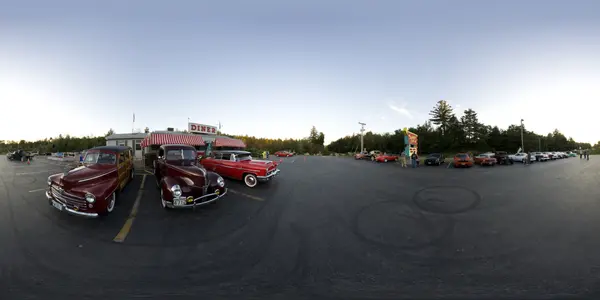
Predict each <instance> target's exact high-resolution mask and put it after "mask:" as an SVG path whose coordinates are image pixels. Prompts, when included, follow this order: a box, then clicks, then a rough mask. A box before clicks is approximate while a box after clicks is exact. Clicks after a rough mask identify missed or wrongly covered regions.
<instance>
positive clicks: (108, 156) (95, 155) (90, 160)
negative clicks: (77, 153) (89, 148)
mask: <svg viewBox="0 0 600 300" xmlns="http://www.w3.org/2000/svg"><path fill="white" fill-rule="evenodd" d="M83 163H84V164H90V165H92V164H101V165H114V164H116V163H117V156H116V155H115V154H114V153H111V152H88V153H87V154H86V155H85V158H84V159H83Z"/></svg>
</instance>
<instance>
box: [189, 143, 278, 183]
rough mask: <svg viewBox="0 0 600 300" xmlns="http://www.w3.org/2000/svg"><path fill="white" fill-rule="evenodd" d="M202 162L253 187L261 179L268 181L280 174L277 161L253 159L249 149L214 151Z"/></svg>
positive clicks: (206, 166) (205, 165)
mask: <svg viewBox="0 0 600 300" xmlns="http://www.w3.org/2000/svg"><path fill="white" fill-rule="evenodd" d="M200 163H201V164H202V165H203V166H204V167H205V168H206V169H207V170H211V171H214V172H216V173H218V174H219V175H221V176H223V177H228V178H232V179H236V180H243V181H244V183H245V184H246V186H248V187H251V188H253V187H255V186H256V185H257V184H258V182H259V181H262V182H267V181H269V180H270V179H272V178H273V177H274V176H276V175H277V174H279V169H278V168H277V163H275V162H273V161H270V160H253V159H252V156H251V154H250V152H248V151H240V150H229V151H214V152H212V153H211V155H210V156H208V157H206V158H204V159H202V160H201V161H200Z"/></svg>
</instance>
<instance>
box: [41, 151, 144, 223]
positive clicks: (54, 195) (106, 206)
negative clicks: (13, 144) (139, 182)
mask: <svg viewBox="0 0 600 300" xmlns="http://www.w3.org/2000/svg"><path fill="white" fill-rule="evenodd" d="M133 176H134V170H133V155H132V150H131V148H130V147H125V146H101V147H96V148H92V149H90V150H88V151H87V153H86V155H85V158H84V159H83V165H82V166H79V167H77V168H75V169H71V170H69V169H65V172H64V173H59V174H54V175H51V176H50V177H48V190H47V191H46V198H48V203H49V204H50V205H51V206H54V207H55V208H56V209H58V210H60V211H65V212H67V213H70V214H73V215H78V216H83V217H91V218H95V217H98V216H106V215H108V214H110V213H111V212H113V210H114V209H115V204H116V203H117V197H118V194H119V192H120V191H122V190H123V188H125V186H126V185H127V183H129V182H130V181H131V180H132V179H133Z"/></svg>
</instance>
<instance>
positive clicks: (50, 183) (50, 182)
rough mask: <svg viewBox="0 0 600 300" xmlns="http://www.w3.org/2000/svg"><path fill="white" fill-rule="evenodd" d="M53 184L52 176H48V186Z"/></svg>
mask: <svg viewBox="0 0 600 300" xmlns="http://www.w3.org/2000/svg"><path fill="white" fill-rule="evenodd" d="M51 185H52V180H51V179H50V177H48V186H51Z"/></svg>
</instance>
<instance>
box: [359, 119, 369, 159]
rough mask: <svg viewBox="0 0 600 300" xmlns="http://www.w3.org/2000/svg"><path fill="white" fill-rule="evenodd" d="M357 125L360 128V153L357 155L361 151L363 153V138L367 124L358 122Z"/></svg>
mask: <svg viewBox="0 0 600 300" xmlns="http://www.w3.org/2000/svg"><path fill="white" fill-rule="evenodd" d="M358 124H359V125H360V126H361V128H360V151H359V153H362V152H363V151H365V140H364V137H365V125H367V124H365V123H361V122H358Z"/></svg>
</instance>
